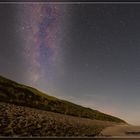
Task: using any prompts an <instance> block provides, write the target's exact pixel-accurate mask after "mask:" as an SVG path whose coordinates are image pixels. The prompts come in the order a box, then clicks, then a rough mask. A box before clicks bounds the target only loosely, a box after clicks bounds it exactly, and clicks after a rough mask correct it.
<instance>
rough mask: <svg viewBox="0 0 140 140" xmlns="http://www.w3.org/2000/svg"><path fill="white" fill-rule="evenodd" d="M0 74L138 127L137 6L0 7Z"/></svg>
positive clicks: (139, 63) (139, 35)
mask: <svg viewBox="0 0 140 140" xmlns="http://www.w3.org/2000/svg"><path fill="white" fill-rule="evenodd" d="M0 19H1V20H0V75H3V76H5V77H7V78H10V79H13V80H15V81H17V82H20V83H22V84H26V85H29V86H33V87H35V88H37V89H39V90H41V91H43V92H46V93H47V94H49V95H52V96H56V97H58V98H62V99H66V100H69V101H71V102H74V103H77V104H81V105H83V106H86V107H90V108H93V109H97V110H100V111H102V112H105V113H108V114H111V115H115V116H117V117H120V118H122V119H124V120H126V121H127V122H129V123H131V124H137V125H138V124H139V125H140V120H139V118H140V112H139V107H140V4H137V5H136V4H125V3H124V4H107V3H102V4H97V3H96V4H95V3H92V4H84V3H71V4H67V3H56V4H55V3H54V4H52V3H50V4H49V3H43V4H41V3H28V4H27V3H22V4H18V3H17V4H0Z"/></svg>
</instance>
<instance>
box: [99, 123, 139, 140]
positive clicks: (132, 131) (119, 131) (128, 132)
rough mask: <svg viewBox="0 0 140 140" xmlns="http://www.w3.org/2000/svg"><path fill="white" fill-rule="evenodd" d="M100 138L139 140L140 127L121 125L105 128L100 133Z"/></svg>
mask: <svg viewBox="0 0 140 140" xmlns="http://www.w3.org/2000/svg"><path fill="white" fill-rule="evenodd" d="M101 137H126V138H127V137H131V138H140V126H134V125H129V124H128V125H127V124H122V125H115V126H111V127H107V128H105V129H104V130H103V131H102V132H101Z"/></svg>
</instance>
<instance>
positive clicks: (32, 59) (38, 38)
mask: <svg viewBox="0 0 140 140" xmlns="http://www.w3.org/2000/svg"><path fill="white" fill-rule="evenodd" d="M20 8H21V9H22V10H21V9H20V13H19V15H20V18H21V19H20V20H21V24H20V28H21V36H22V39H24V41H23V43H24V44H25V46H24V51H23V53H24V57H25V59H28V60H27V61H29V62H28V63H30V65H29V72H28V73H29V74H28V80H29V81H30V82H32V83H36V82H37V81H38V80H39V79H40V78H41V76H43V77H44V78H45V79H46V80H48V81H50V80H51V78H53V74H54V73H55V72H54V71H53V70H54V69H55V70H56V69H57V70H58V67H60V65H61V61H62V53H63V48H62V47H61V40H62V37H63V30H62V29H63V28H62V26H64V25H63V24H64V16H65V15H64V10H65V6H63V8H61V5H54V4H51V5H49V4H44V5H42V4H29V5H22V7H20ZM21 15H22V16H21ZM58 65H59V66H58ZM60 71H62V67H61V70H60Z"/></svg>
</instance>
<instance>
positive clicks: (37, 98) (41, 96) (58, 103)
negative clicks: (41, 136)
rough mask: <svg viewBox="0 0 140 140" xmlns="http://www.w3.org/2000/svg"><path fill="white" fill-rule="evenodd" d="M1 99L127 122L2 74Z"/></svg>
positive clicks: (100, 118) (0, 84)
mask: <svg viewBox="0 0 140 140" xmlns="http://www.w3.org/2000/svg"><path fill="white" fill-rule="evenodd" d="M0 101H1V102H7V103H13V104H16V105H21V106H27V107H32V108H37V109H41V110H45V111H52V112H56V113H61V114H65V115H71V116H78V117H82V118H90V119H96V120H103V121H111V122H117V123H125V121H123V120H121V119H119V118H117V117H114V116H111V115H107V114H104V113H101V112H99V111H97V110H93V109H90V108H86V107H82V106H80V105H76V104H74V103H71V102H68V101H64V100H60V99H57V98H55V97H52V96H49V95H47V94H45V93H42V92H40V91H38V90H36V89H34V88H32V87H29V86H25V85H21V84H18V83H16V82H14V81H12V80H9V79H7V78H4V77H2V76H0Z"/></svg>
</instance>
